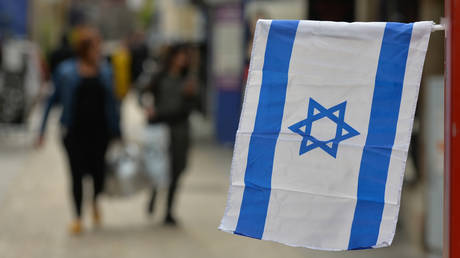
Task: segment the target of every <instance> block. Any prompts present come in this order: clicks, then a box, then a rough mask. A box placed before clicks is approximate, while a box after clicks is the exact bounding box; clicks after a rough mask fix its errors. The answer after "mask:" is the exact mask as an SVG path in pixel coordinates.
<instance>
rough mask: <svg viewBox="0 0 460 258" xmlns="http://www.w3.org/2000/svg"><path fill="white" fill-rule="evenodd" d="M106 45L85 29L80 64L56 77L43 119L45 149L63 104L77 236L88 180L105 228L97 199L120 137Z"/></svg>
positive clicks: (79, 50) (71, 65)
mask: <svg viewBox="0 0 460 258" xmlns="http://www.w3.org/2000/svg"><path fill="white" fill-rule="evenodd" d="M100 48H101V39H100V37H99V34H98V33H97V32H96V31H95V30H93V29H91V28H84V29H81V31H80V34H79V40H78V42H77V49H76V50H77V51H76V52H77V53H76V54H77V58H76V59H71V60H68V61H65V62H63V63H62V64H60V65H59V67H58V68H57V71H56V72H55V74H53V83H54V87H55V89H54V93H53V94H52V95H51V96H50V98H49V100H48V102H47V105H46V108H45V112H44V115H43V121H42V126H41V130H40V136H39V139H38V145H39V146H40V145H42V144H43V141H44V136H45V129H46V122H47V119H48V115H49V112H50V109H51V107H52V106H53V105H54V104H56V103H60V104H61V105H62V114H61V118H60V124H61V129H62V138H63V144H64V147H65V149H66V152H67V156H68V160H69V164H70V172H71V178H72V197H73V201H74V207H75V220H74V221H73V222H72V224H71V226H70V231H71V233H74V234H78V233H80V232H81V231H82V222H81V217H82V201H83V177H84V176H86V175H89V176H91V177H92V179H93V184H94V191H93V192H94V197H93V203H92V207H93V220H94V223H95V225H99V224H100V210H99V207H98V203H97V199H98V196H99V194H100V193H101V192H102V190H103V186H104V179H105V177H104V175H105V173H104V170H105V153H106V150H107V145H108V143H109V141H110V140H111V139H113V138H119V137H120V126H119V104H118V103H117V101H116V99H115V97H114V94H113V87H112V72H111V70H110V66H109V65H108V64H106V63H105V62H102V59H101V54H100V52H101V51H100Z"/></svg>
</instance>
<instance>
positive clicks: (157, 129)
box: [142, 124, 170, 188]
mask: <svg viewBox="0 0 460 258" xmlns="http://www.w3.org/2000/svg"><path fill="white" fill-rule="evenodd" d="M169 133H170V132H169V127H168V126H167V125H165V124H154V125H148V126H147V127H146V128H145V131H144V141H143V142H144V145H143V151H142V157H143V164H144V169H145V173H146V175H147V177H148V178H149V180H150V183H151V184H152V185H154V186H156V187H159V188H164V187H167V186H168V184H169V167H170V160H169Z"/></svg>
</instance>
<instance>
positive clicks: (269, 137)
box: [219, 20, 433, 250]
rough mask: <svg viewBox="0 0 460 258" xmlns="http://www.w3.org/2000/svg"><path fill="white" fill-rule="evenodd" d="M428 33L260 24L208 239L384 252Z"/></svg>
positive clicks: (367, 26)
mask: <svg viewBox="0 0 460 258" xmlns="http://www.w3.org/2000/svg"><path fill="white" fill-rule="evenodd" d="M432 25H433V23H432V22H416V23H411V24H403V23H389V22H388V23H385V22H376V23H345V22H321V21H292V20H291V21H281V20H259V21H258V23H257V27H256V32H255V37H254V46H253V50H252V57H251V64H250V71H249V78H248V81H247V86H246V93H245V98H244V104H243V109H242V113H241V118H240V124H239V128H238V132H237V135H236V143H235V149H234V154H233V161H232V167H231V185H230V189H229V195H228V201H227V207H226V211H225V215H224V217H223V219H222V222H221V225H220V227H219V229H221V230H223V231H226V232H231V233H234V234H238V235H243V236H248V237H252V238H257V239H263V240H272V241H276V242H280V243H284V244H287V245H290V246H301V247H308V248H313V249H321V250H354V249H365V248H376V247H384V246H389V245H390V244H391V242H392V240H393V237H394V234H395V228H396V222H397V219H398V211H399V206H400V195H401V187H402V182H403V175H404V169H405V163H406V159H407V152H408V148H409V142H410V137H411V131H412V124H413V120H414V113H415V108H416V104H417V97H418V92H419V85H420V80H421V75H422V68H423V63H424V59H425V54H426V50H427V46H428V41H429V37H430V33H431V28H432Z"/></svg>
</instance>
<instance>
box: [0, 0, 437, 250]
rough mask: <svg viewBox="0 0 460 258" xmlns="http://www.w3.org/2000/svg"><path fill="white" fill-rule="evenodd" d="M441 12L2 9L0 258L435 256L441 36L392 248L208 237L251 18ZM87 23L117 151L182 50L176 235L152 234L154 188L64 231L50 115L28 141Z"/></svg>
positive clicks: (206, 2) (135, 135) (376, 7)
mask: <svg viewBox="0 0 460 258" xmlns="http://www.w3.org/2000/svg"><path fill="white" fill-rule="evenodd" d="M443 8H444V1H442V0H405V1H398V0H0V257H5V258H10V257H13V258H16V257H27V258H29V257H31V258H35V257H37V258H41V257H47V258H48V257H49V258H54V257H56V258H66V257H101V258H102V257H286V258H287V257H325V258H326V257H382V258H383V257H395V258H396V257H398V258H399V257H401V258H405V257H409V258H411V257H414V258H415V257H442V251H441V250H442V192H443V188H442V187H443V149H444V147H443V131H444V129H443V118H444V114H443V103H444V102H443V94H444V87H443V86H444V79H443V73H444V68H443V66H444V34H443V32H435V33H432V36H431V40H430V45H429V49H428V53H427V58H426V61H425V66H424V73H423V78H422V85H421V91H420V96H419V102H418V108H417V113H416V121H415V124H414V131H413V137H412V140H411V147H410V151H409V159H408V162H407V169H406V174H405V181H404V187H403V193H402V200H401V210H400V219H399V222H398V227H397V231H396V237H395V241H394V242H393V245H392V246H391V247H389V248H383V249H378V250H364V251H354V252H319V251H311V250H307V249H302V248H292V247H287V246H283V245H281V244H277V243H271V242H264V241H258V240H253V239H249V238H244V237H241V236H234V235H230V234H227V233H223V232H220V231H218V230H217V226H218V225H219V222H220V219H221V217H222V215H223V213H224V209H225V203H226V198H227V190H228V184H229V182H230V179H229V176H230V175H229V173H230V163H231V158H232V151H233V143H234V137H235V133H236V129H237V127H238V120H239V115H240V108H241V104H242V96H243V93H244V85H245V78H246V76H247V71H248V65H249V57H250V51H251V46H252V36H253V35H252V34H253V31H254V26H255V22H256V21H257V19H259V18H266V19H313V20H332V21H348V22H352V21H398V22H414V21H421V20H433V21H435V22H436V23H440V19H441V17H443V15H444V10H443ZM84 26H91V27H92V28H95V29H97V30H98V31H99V32H100V34H101V38H102V42H101V43H102V44H101V55H102V56H103V59H104V60H105V61H106V62H107V63H108V64H109V65H110V67H111V68H112V70H113V78H112V79H113V87H114V93H115V95H116V98H117V100H118V101H119V102H120V103H121V104H120V108H121V129H122V130H121V131H122V138H123V141H124V142H126V143H137V144H142V143H143V141H144V140H145V139H144V138H143V130H144V129H145V127H146V121H147V120H148V121H150V120H152V119H151V117H148V119H146V108H145V106H143V105H142V100H141V99H142V94H141V93H142V92H144V91H145V89H146V88H148V87H149V85H151V84H152V81H154V80H155V78H156V77H158V76H157V75H158V74H160V73H161V72H164V71H163V70H162V67H166V65H165V63H167V62H166V61H165V58H164V56H165V55H167V54H165V53H167V52H168V49H169V48H171V46H176V45H178V44H180V45H181V46H184V45H186V46H187V56H188V62H187V65H188V68H189V69H188V70H189V73H190V74H193V80H194V83H193V87H192V88H193V90H191V91H192V92H193V96H194V98H193V103H192V105H190V106H188V107H190V108H189V109H188V110H187V116H186V117H185V118H184V119H187V120H189V121H190V130H189V133H190V135H191V147H190V151H189V152H188V162H187V165H186V166H185V169H183V170H184V171H183V176H182V177H181V179H180V182H179V186H180V187H179V188H178V195H177V197H176V203H175V204H174V207H175V208H174V214H175V219H176V220H177V221H176V222H177V224H176V226H174V227H170V226H165V225H164V223H163V215H164V214H165V212H166V211H165V209H164V206H165V203H166V195H167V194H166V191H159V192H158V198H157V199H158V203H157V204H156V206H155V207H156V208H155V211H154V212H153V214H152V215H151V216H149V215H148V214H147V212H146V211H147V204H148V202H149V200H150V197H151V191H149V190H150V189H142V190H139V191H135V193H132V194H129V196H124V197H111V196H106V195H102V196H101V198H100V206H101V213H102V226H101V227H100V228H94V227H93V226H92V224H91V220H90V218H87V217H86V216H83V220H82V223H83V227H84V231H83V232H82V233H81V234H78V235H72V234H70V233H69V230H68V225H69V223H70V222H71V221H72V220H73V219H74V214H73V204H72V202H71V194H70V189H71V177H70V173H69V172H68V170H69V165H68V164H67V157H66V150H65V148H64V147H63V144H62V143H61V138H62V137H61V134H62V130H60V125H59V119H60V118H59V115H60V111H61V108H59V107H58V108H54V109H52V110H51V112H50V115H49V119H48V120H49V121H48V126H47V131H46V134H45V136H46V141H45V142H46V144H43V146H41V148H38V147H37V145H38V144H37V138H39V135H40V126H41V123H42V117H43V113H44V110H45V108H46V105H47V104H46V103H47V101H48V99H49V96H50V95H51V94H52V92H53V91H54V84H53V81H54V76H55V75H56V74H57V73H58V72H56V71H58V69H59V65H60V64H61V63H62V62H65V61H66V60H70V59H72V58H75V55H77V53H76V49H77V48H78V47H77V46H78V42H79V40H78V38H79V37H80V36H79V33H80V31H81V28H82V27H84ZM174 62H179V61H177V60H176V61H172V63H174ZM179 63H180V62H179ZM167 65H169V64H167ZM168 69H169V67H168ZM163 79H164V78H163ZM153 91H155V90H153ZM153 94H155V92H154V93H153ZM34 146H35V147H34ZM84 183H85V186H86V185H88V184H86V183H88V182H84ZM88 196H89V194H88V193H87V190H85V197H84V198H85V199H89V197H88ZM87 206H90V205H87V204H84V209H83V213H84V215H87V213H89V211H90V209H89V208H90V207H87Z"/></svg>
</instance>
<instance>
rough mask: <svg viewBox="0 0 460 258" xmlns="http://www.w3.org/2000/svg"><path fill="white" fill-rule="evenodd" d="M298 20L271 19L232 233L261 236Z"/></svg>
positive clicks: (254, 236) (259, 237)
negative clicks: (260, 83)
mask: <svg viewBox="0 0 460 258" xmlns="http://www.w3.org/2000/svg"><path fill="white" fill-rule="evenodd" d="M298 24H299V21H272V23H271V25H270V31H269V32H268V38H267V45H266V49H265V59H264V60H265V61H264V66H263V74H262V85H261V88H260V95H259V104H258V107H257V115H256V119H255V124H254V130H253V132H252V135H251V140H250V143H249V151H248V159H247V165H246V173H245V175H244V184H245V188H244V193H243V200H242V203H241V208H240V215H239V218H238V224H237V226H236V229H235V234H239V235H244V236H248V237H253V238H258V239H261V238H262V235H263V232H264V227H265V219H266V217H267V209H268V202H269V200H270V188H271V180H272V169H273V157H274V155H275V147H276V142H277V140H278V135H279V132H280V130H281V121H282V119H283V111H284V102H285V99H286V88H287V82H288V71H289V63H290V61H291V53H292V46H293V44H294V39H295V35H296V31H297V25H298Z"/></svg>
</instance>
